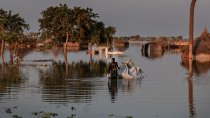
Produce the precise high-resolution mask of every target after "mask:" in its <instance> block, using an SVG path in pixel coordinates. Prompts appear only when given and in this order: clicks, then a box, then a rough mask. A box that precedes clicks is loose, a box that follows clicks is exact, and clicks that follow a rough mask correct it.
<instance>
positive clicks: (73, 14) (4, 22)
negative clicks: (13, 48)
mask: <svg viewBox="0 0 210 118" xmlns="http://www.w3.org/2000/svg"><path fill="white" fill-rule="evenodd" d="M41 15H42V17H41V18H40V19H38V22H39V23H40V34H41V36H40V38H42V39H48V38H51V39H53V42H54V43H57V44H60V43H63V42H65V40H66V34H68V35H69V41H72V42H75V41H77V42H79V43H82V42H90V43H96V44H101V43H110V42H112V39H113V35H114V34H115V32H116V29H115V28H114V27H112V26H108V27H106V26H105V24H104V23H103V22H102V21H99V20H98V19H97V18H99V15H98V14H96V13H94V12H93V9H91V8H81V7H73V8H70V7H68V6H67V5H66V4H60V5H58V6H55V7H52V6H51V7H48V8H47V9H46V10H43V11H42V12H41ZM28 29H29V24H27V23H26V22H25V20H24V18H22V17H21V16H20V15H19V14H12V12H11V11H5V10H3V9H0V40H1V42H2V43H1V44H2V46H3V45H4V43H5V42H6V43H9V44H13V43H19V42H21V40H23V38H24V36H25V35H24V31H25V30H28Z"/></svg>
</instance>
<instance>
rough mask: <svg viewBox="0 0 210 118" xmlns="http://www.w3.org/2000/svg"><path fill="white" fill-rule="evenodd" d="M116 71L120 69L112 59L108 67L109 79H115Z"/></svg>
mask: <svg viewBox="0 0 210 118" xmlns="http://www.w3.org/2000/svg"><path fill="white" fill-rule="evenodd" d="M117 69H120V68H119V67H118V63H117V62H115V58H112V62H111V63H110V65H109V74H110V79H117V74H118V73H117Z"/></svg>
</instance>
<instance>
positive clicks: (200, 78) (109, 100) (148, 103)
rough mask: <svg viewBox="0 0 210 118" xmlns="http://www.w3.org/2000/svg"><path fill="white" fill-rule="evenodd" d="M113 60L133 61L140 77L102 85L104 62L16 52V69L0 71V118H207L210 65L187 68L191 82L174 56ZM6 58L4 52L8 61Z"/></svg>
mask: <svg viewBox="0 0 210 118" xmlns="http://www.w3.org/2000/svg"><path fill="white" fill-rule="evenodd" d="M123 50H124V51H125V54H124V56H114V57H115V58H116V61H117V62H118V63H119V64H121V63H122V61H125V60H127V59H133V61H134V63H135V64H136V65H137V66H139V67H141V68H142V70H143V71H144V73H145V74H146V77H144V78H142V79H137V80H135V79H133V80H124V79H119V80H117V81H108V79H107V77H106V70H107V67H108V63H109V61H110V57H108V58H104V57H100V56H92V57H90V55H87V54H86V51H79V52H68V68H66V64H65V63H64V59H63V57H64V56H63V52H62V49H59V48H58V49H52V50H49V51H44V52H38V51H35V50H29V51H25V52H24V53H22V55H21V56H20V58H21V59H22V61H20V63H21V64H20V65H18V66H12V67H11V66H9V65H8V64H4V65H3V64H2V63H1V68H0V70H1V71H0V118H12V117H17V118H19V117H22V118H42V117H43V118H45V117H46V118H187V117H188V118H209V117H210V113H209V109H210V71H209V69H210V64H209V63H205V64H202V63H196V62H195V63H193V72H194V73H193V77H190V78H189V77H188V70H187V68H188V66H186V63H185V62H182V60H181V58H180V53H179V52H167V51H165V52H164V54H163V55H159V56H158V57H152V58H150V57H145V56H143V55H142V52H141V45H136V44H135V45H134V44H131V45H130V46H129V48H127V49H123ZM8 60H9V53H8V52H7V53H5V61H6V62H8Z"/></svg>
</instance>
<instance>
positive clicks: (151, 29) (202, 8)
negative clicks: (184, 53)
mask: <svg viewBox="0 0 210 118" xmlns="http://www.w3.org/2000/svg"><path fill="white" fill-rule="evenodd" d="M190 2H191V0H0V8H3V9H4V10H7V11H8V10H12V13H13V14H14V13H20V15H21V17H22V18H24V19H25V20H26V23H28V24H29V25H30V30H29V31H32V32H37V31H38V30H39V23H38V19H39V18H40V17H41V15H40V13H41V12H42V10H45V9H47V8H48V7H49V6H58V5H59V4H60V3H62V4H63V3H66V4H67V5H68V6H69V7H73V6H81V7H83V8H86V7H90V8H92V9H93V12H94V13H97V14H99V16H100V18H99V20H100V21H103V22H104V23H105V24H106V25H107V26H114V27H116V28H117V32H116V35H117V36H131V35H136V34H138V35H141V36H178V35H182V36H184V37H188V27H189V25H188V24H189V23H188V22H189V7H190ZM205 24H206V25H207V28H208V29H209V30H210V0H197V2H196V7H195V32H194V35H195V36H198V35H199V34H200V33H201V32H202V31H203V28H204V26H205Z"/></svg>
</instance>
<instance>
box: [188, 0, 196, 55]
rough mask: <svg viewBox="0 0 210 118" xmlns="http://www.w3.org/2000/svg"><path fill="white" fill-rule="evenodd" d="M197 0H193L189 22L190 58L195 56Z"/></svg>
mask: <svg viewBox="0 0 210 118" xmlns="http://www.w3.org/2000/svg"><path fill="white" fill-rule="evenodd" d="M195 3H196V0H192V1H191V5H190V23H189V59H192V58H193V32H194V9H195Z"/></svg>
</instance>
